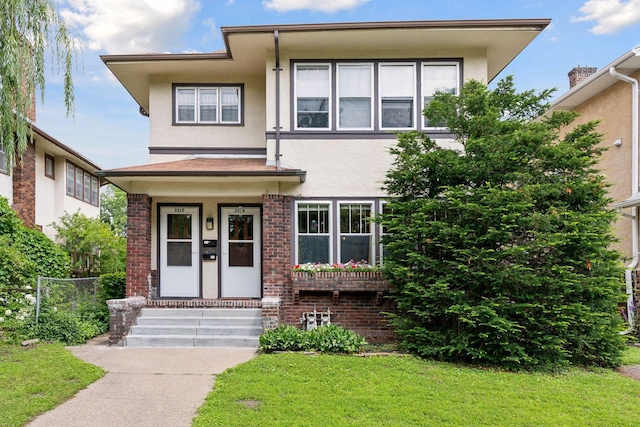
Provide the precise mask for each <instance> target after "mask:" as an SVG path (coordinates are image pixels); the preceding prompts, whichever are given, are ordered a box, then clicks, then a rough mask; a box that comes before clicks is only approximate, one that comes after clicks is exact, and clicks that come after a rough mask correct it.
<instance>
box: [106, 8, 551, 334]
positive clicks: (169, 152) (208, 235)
mask: <svg viewBox="0 0 640 427" xmlns="http://www.w3.org/2000/svg"><path fill="white" fill-rule="evenodd" d="M548 23H549V21H548V20H494V21H451V22H447V21H433V22H431V21H407V22H390V23H357V24H311V25H278V26H257V27H226V28H223V29H222V32H223V37H224V39H225V44H226V46H227V51H226V52H214V53H211V54H191V55H190V54H177V55H171V54H158V55H156V54H149V55H110V56H105V57H103V61H104V62H105V63H106V65H107V66H108V67H109V69H110V70H111V71H112V72H113V73H114V74H115V75H116V76H117V77H118V79H119V80H120V81H121V82H122V83H123V85H124V86H125V87H126V88H127V90H128V91H129V92H130V93H131V94H132V96H133V97H134V99H135V100H136V101H137V102H138V103H139V105H140V107H141V109H142V110H144V111H146V112H147V113H148V114H149V126H150V143H149V144H150V145H149V152H150V157H149V163H148V164H146V165H138V166H132V167H128V168H121V169H114V170H107V171H99V173H98V174H99V175H100V176H102V177H105V178H107V179H108V180H110V181H111V182H113V183H115V184H116V185H118V186H119V187H121V188H123V189H124V190H126V191H127V192H128V193H129V194H130V196H131V197H130V202H131V203H130V223H131V226H132V227H134V228H133V229H134V230H139V232H140V235H141V236H146V235H147V234H146V233H147V230H150V231H151V236H150V243H149V244H148V245H146V246H145V247H143V248H139V247H138V248H137V249H134V248H133V247H132V248H131V249H130V251H129V261H128V262H129V265H130V267H129V268H128V278H127V289H128V291H127V292H128V295H130V296H134V295H139V296H143V297H145V298H147V299H148V304H151V305H154V304H155V305H156V306H177V307H180V306H188V305H190V304H191V305H193V304H196V305H198V304H199V305H202V306H211V305H212V304H214V305H215V304H216V303H217V302H220V301H222V302H220V304H222V303H223V302H224V303H226V301H229V300H233V301H236V302H238V301H239V302H238V304H245V305H246V304H249V305H251V306H255V304H258V305H261V304H266V305H267V306H268V309H266V310H265V311H264V312H263V313H269V314H268V315H269V316H272V317H273V319H271V320H269V321H268V322H264V319H263V324H268V325H271V326H270V327H272V326H274V325H277V324H278V323H282V322H284V323H295V322H296V321H297V320H298V319H299V318H300V315H301V312H304V311H309V310H311V309H312V308H313V307H316V308H317V309H318V310H319V311H323V312H324V311H327V310H330V311H331V313H333V314H332V316H333V320H334V321H336V322H337V323H339V324H342V325H344V326H346V327H350V328H351V329H354V330H357V331H358V332H361V333H363V334H364V335H365V336H367V337H369V338H370V339H373V340H384V339H387V338H388V337H389V328H388V326H387V325H386V324H384V321H383V315H382V313H383V312H385V311H389V310H391V309H392V307H390V306H389V303H388V300H386V299H385V298H384V295H385V294H387V293H388V292H389V286H388V283H384V280H383V279H382V278H380V277H377V276H376V277H374V276H367V277H366V278H359V279H357V280H356V279H354V280H355V281H352V282H349V280H346V282H345V279H344V278H341V279H340V280H339V281H337V282H336V283H335V286H329V285H326V284H324V285H322V286H321V287H316V286H312V285H309V284H308V282H304V284H302V285H296V286H294V285H293V282H292V272H291V267H292V265H294V264H297V263H302V262H306V261H312V262H329V263H336V262H346V261H348V260H349V257H353V258H356V256H357V259H360V258H364V259H366V261H367V262H368V263H370V264H379V263H380V262H381V257H382V250H381V247H380V243H379V240H380V235H381V233H382V230H380V228H379V227H378V226H377V225H376V224H375V223H373V222H372V221H371V218H372V216H374V215H375V214H377V213H379V212H380V211H381V210H382V207H383V203H384V198H385V197H386V194H385V193H384V191H383V190H382V184H383V180H384V177H385V174H386V171H387V170H388V169H389V168H390V166H391V164H392V161H393V158H392V156H391V155H390V153H389V149H390V148H391V147H392V146H393V145H394V144H395V141H396V134H395V132H396V131H407V130H418V131H425V132H427V133H428V134H429V135H430V136H431V137H432V138H434V139H435V140H437V141H438V143H439V144H440V145H442V146H445V147H448V148H451V149H460V148H461V147H460V146H458V145H457V144H456V143H455V142H454V141H453V140H452V139H451V135H449V133H448V132H447V130H446V129H442V128H432V127H427V126H426V125H425V123H424V122H423V119H422V116H421V109H422V107H423V99H424V98H423V96H425V97H426V96H427V90H428V89H426V88H427V87H431V86H434V87H435V86H437V85H438V84H437V83H436V82H435V77H433V78H432V77H429V75H430V74H429V72H430V68H429V67H431V66H435V67H442V71H443V72H444V73H446V75H447V76H448V77H447V78H448V80H447V82H448V83H446V84H447V85H448V86H447V87H446V88H447V90H450V91H453V92H456V91H457V90H458V89H459V87H460V86H461V85H462V84H463V83H464V82H465V81H468V80H470V79H476V80H480V81H484V82H489V81H491V80H492V79H493V78H494V77H495V76H496V75H497V74H498V73H499V72H500V71H501V70H502V69H503V68H504V67H505V66H506V65H507V64H508V63H509V62H510V61H511V60H512V59H513V58H514V57H515V56H516V55H517V54H518V53H519V52H520V51H521V50H522V49H523V48H524V47H525V46H526V45H527V44H528V43H529V42H530V41H531V40H532V39H533V38H535V37H536V35H537V34H539V32H540V31H541V30H542V29H543V28H545V27H546V25H548ZM507 33H508V36H509V37H507ZM353 65H356V67H353V68H357V67H360V69H358V70H357V71H359V72H360V71H361V72H363V73H364V74H362V75H363V76H364V75H366V77H365V80H362V79H360V80H358V81H360V82H361V83H362V81H364V82H365V83H364V84H360V85H358V87H359V89H358V90H359V91H361V92H362V94H359V95H354V94H353V93H355V92H356V89H353V87H355V86H356V83H351V86H349V85H348V84H346V83H340V81H341V80H340V79H341V78H342V77H341V76H342V75H341V74H340V73H341V72H342V70H348V71H349V72H351V71H352V69H350V68H349V66H353ZM300 70H301V71H300ZM398 70H402V71H405V72H406V71H409V72H410V74H411V76H413V77H410V78H409V79H408V80H407V81H398V80H397V79H395V80H394V79H392V78H388V77H386V76H387V75H392V73H394V72H398ZM438 70H440V69H438ZM346 72H347V71H345V73H346ZM318 73H319V74H318ZM383 73H386V74H384V75H383ZM318 75H321V77H320V80H318ZM344 79H345V80H344V81H347V80H346V77H344ZM429 79H433V80H429ZM399 84H404V87H405V88H404V89H400V88H399V87H398V85H399ZM443 84H444V83H443ZM345 85H346V86H345ZM406 87H408V88H409V89H406ZM225 88H232V91H231V92H233V95H234V96H232V97H231V98H225V99H226V101H225V99H223V98H222V97H221V96H219V94H221V93H222V91H223V90H224V89H225ZM438 90H442V89H438ZM407 91H408V92H407ZM365 92H366V93H365ZM400 92H402V93H400ZM305 93H306V95H305ZM346 93H351V95H343V94H346ZM396 95H397V96H396ZM236 96H237V97H236ZM216 97H217V98H216ZM238 98H239V99H238ZM343 98H344V101H343ZM224 102H227V104H224ZM229 102H231V104H229ZM349 102H351V104H350V103H349ZM363 102H364V104H363ZM354 103H360V104H357V105H362V107H359V108H363V109H362V110H349V108H353V105H355V104H354ZM311 104H313V106H314V107H313V108H319V109H320V110H319V111H318V112H309V111H313V108H311V107H308V106H309V105H311ZM225 106H226V108H230V109H228V110H227V111H231V113H230V114H231V116H227V117H226V119H225V116H223V115H222V113H220V111H223V108H225ZM229 106H230V107H229ZM407 106H410V107H407ZM309 108H311V110H309ZM345 108H347V113H344V109H345ZM394 108H399V109H398V110H394ZM234 112H238V117H236V116H235V115H234ZM349 113H351V114H353V115H354V116H358V118H359V119H362V120H364V121H365V122H367V123H366V124H356V125H355V127H353V126H354V125H350V126H352V127H347V126H346V125H345V126H343V127H341V126H342V125H340V122H339V120H342V117H343V116H342V114H349ZM211 114H213V116H211ZM202 117H206V119H202ZM230 117H231V118H230ZM301 117H302V119H301ZM350 117H351V116H350ZM389 118H391V119H389ZM307 119H309V121H306V120H307ZM312 119H313V121H312ZM317 119H318V120H319V122H315V120H317ZM385 120H387V122H385ZM389 120H391V121H389ZM393 120H397V122H393ZM391 122H393V123H394V124H393V125H389V124H388V123H391ZM318 123H319V124H318ZM143 201H144V203H143ZM147 202H148V212H146V213H145V211H144V208H143V206H147ZM136 232H137V231H136ZM256 248H257V250H256ZM251 251H253V252H252V253H253V254H254V256H253V257H252V256H250V255H248V253H249V252H251ZM314 257H315V258H314ZM146 265H148V266H149V271H146V270H145V268H147V267H145V266H146ZM141 266H142V267H141ZM145 273H146V274H145ZM176 277H180V278H181V280H182V281H183V282H184V283H185V284H184V287H181V286H179V285H178V284H177V280H176V279H175V278H176ZM329 280H333V279H329ZM254 282H255V287H254V284H253V283H254ZM194 283H195V286H192V284H194ZM296 283H302V282H299V281H298V282H296ZM348 283H351V285H350V284H348ZM187 288H188V289H187ZM247 301H249V303H248V302H247ZM254 303H255V304H254ZM264 307H266V306H264ZM263 316H264V314H263ZM274 319H275V320H274Z"/></svg>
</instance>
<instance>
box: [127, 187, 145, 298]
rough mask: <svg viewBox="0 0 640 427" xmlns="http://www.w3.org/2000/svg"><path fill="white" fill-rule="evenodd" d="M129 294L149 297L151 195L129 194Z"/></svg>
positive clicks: (129, 295)
mask: <svg viewBox="0 0 640 427" xmlns="http://www.w3.org/2000/svg"><path fill="white" fill-rule="evenodd" d="M127 206H128V207H127V296H128V297H131V296H143V297H145V298H149V297H150V296H151V295H150V291H151V290H150V287H149V282H150V279H151V197H149V196H148V195H147V194H127Z"/></svg>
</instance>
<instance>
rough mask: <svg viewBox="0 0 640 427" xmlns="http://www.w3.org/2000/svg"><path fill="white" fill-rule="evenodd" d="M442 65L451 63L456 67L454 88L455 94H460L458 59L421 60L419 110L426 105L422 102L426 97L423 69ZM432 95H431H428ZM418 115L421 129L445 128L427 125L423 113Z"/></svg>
mask: <svg viewBox="0 0 640 427" xmlns="http://www.w3.org/2000/svg"><path fill="white" fill-rule="evenodd" d="M434 65H435V66H438V65H440V66H443V65H453V66H455V68H456V88H455V96H458V95H460V86H461V80H460V61H422V62H421V63H420V102H421V105H422V109H421V110H420V111H423V110H424V109H425V107H426V106H427V104H426V103H425V102H424V99H425V97H426V95H425V93H426V88H425V85H424V84H423V82H424V75H425V73H424V69H425V67H427V66H434ZM430 96H432V95H430ZM420 117H421V118H422V123H421V126H422V129H425V130H433V129H446V127H443V126H429V125H428V124H427V118H426V117H425V116H424V114H421V115H420Z"/></svg>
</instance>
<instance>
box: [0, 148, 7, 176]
mask: <svg viewBox="0 0 640 427" xmlns="http://www.w3.org/2000/svg"><path fill="white" fill-rule="evenodd" d="M6 163H7V155H6V153H5V152H4V150H3V149H2V147H1V146H0V173H3V174H6V173H7V165H6Z"/></svg>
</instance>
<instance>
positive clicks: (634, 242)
mask: <svg viewBox="0 0 640 427" xmlns="http://www.w3.org/2000/svg"><path fill="white" fill-rule="evenodd" d="M609 74H611V75H612V76H613V77H615V78H616V79H618V80H622V81H624V82H627V83H631V85H632V87H633V89H632V91H631V96H632V99H631V114H632V117H631V141H632V145H631V196H635V195H636V194H638V80H636V79H634V78H631V77H629V76H626V75H624V74H620V73H619V72H618V71H617V70H616V68H615V67H611V68H609ZM631 247H632V249H631V250H632V255H633V259H632V260H631V263H630V264H629V265H627V269H626V271H625V282H626V289H627V313H628V315H627V317H628V321H629V330H631V329H632V328H633V323H634V311H635V306H634V301H633V299H634V298H633V281H632V278H631V273H632V271H633V270H635V269H636V267H637V266H638V261H639V259H640V256H639V254H638V207H637V206H633V207H632V208H631Z"/></svg>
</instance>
